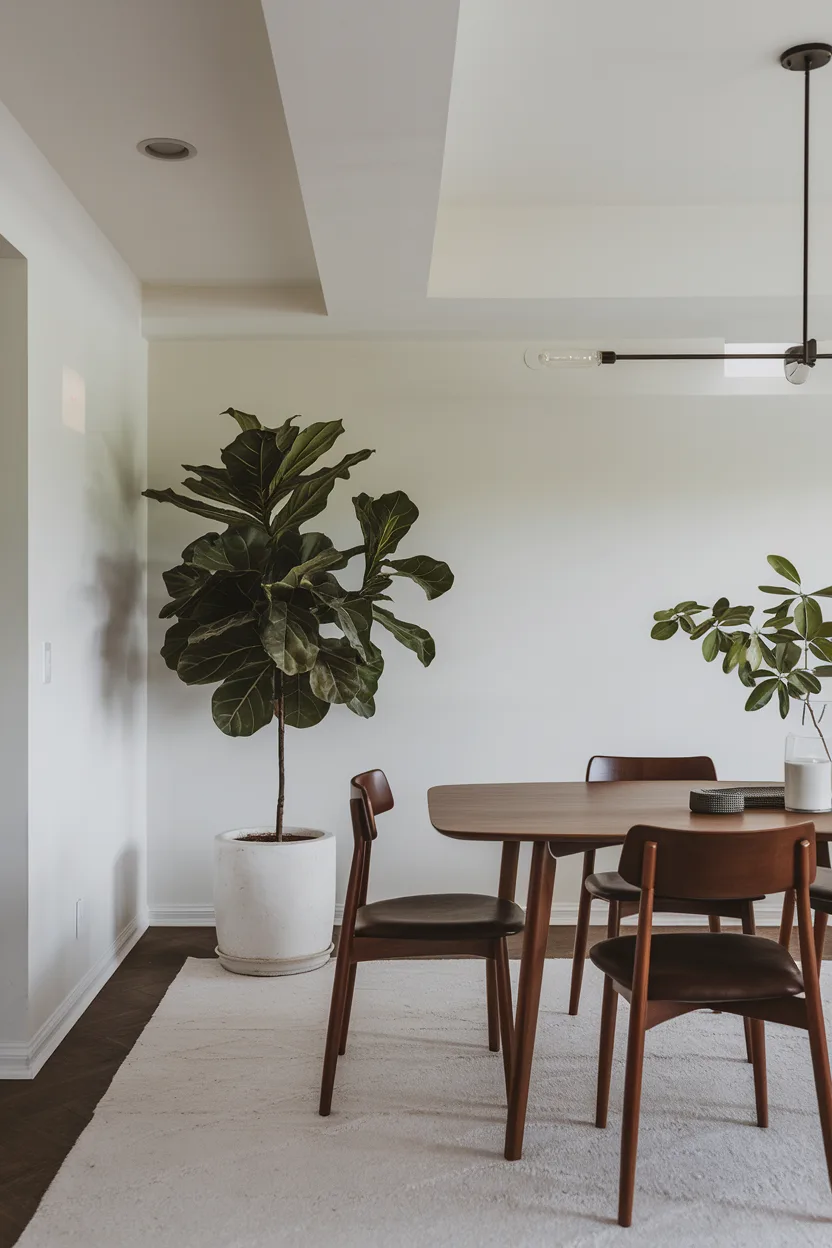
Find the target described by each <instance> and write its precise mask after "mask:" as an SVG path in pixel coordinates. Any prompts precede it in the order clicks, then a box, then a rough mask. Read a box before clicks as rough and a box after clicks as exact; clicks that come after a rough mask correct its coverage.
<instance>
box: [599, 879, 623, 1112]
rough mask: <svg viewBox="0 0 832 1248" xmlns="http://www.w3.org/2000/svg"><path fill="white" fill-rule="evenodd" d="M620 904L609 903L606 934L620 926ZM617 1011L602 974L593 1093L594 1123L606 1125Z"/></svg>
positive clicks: (615, 995) (613, 994) (612, 991)
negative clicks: (594, 1087) (598, 1035)
mask: <svg viewBox="0 0 832 1248" xmlns="http://www.w3.org/2000/svg"><path fill="white" fill-rule="evenodd" d="M620 911H621V906H620V903H619V902H617V901H613V902H611V903H610V913H609V919H608V920H607V936H608V937H613V936H617V935H618V929H619V926H620ZM617 1013H618V993H617V992H616V991H615V989H614V988H613V986H612V980H611V979H610V977H609V976H608V975H605V976H604V996H603V1000H602V1003H601V1039H600V1042H599V1045H598V1086H597V1089H596V1093H595V1125H596V1127H605V1126H606V1125H607V1110H608V1108H609V1103H610V1077H611V1075H612V1057H613V1051H614V1049H615V1018H616V1015H617Z"/></svg>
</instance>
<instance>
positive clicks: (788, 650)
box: [774, 641, 801, 672]
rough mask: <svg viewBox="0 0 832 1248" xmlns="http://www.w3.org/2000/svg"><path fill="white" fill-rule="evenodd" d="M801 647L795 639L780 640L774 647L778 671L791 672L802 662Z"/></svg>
mask: <svg viewBox="0 0 832 1248" xmlns="http://www.w3.org/2000/svg"><path fill="white" fill-rule="evenodd" d="M800 656H801V649H800V646H798V645H797V644H796V643H795V642H793V641H786V642H779V643H778V645H776V646H775V648H774V658H775V662H776V664H777V670H778V672H790V671H791V670H792V668H793V667H796V666H797V664H798V663H799V662H800Z"/></svg>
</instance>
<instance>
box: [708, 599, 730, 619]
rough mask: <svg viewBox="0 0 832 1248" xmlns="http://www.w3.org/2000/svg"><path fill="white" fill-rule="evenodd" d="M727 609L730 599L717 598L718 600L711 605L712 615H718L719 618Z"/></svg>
mask: <svg viewBox="0 0 832 1248" xmlns="http://www.w3.org/2000/svg"><path fill="white" fill-rule="evenodd" d="M727 610H728V599H727V598H717V600H716V602H715V603H714V605H713V606H712V607H711V615H713V616H716V618H717V619H719V618H720V617H721V616H722V615H724V614H725V612H726V611H727Z"/></svg>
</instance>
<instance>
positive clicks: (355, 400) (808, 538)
mask: <svg viewBox="0 0 832 1248" xmlns="http://www.w3.org/2000/svg"><path fill="white" fill-rule="evenodd" d="M524 345H525V344H523V343H508V342H502V343H480V344H462V343H447V342H446V343H442V344H439V343H428V342H424V343H395V342H387V343H385V342H374V343H371V342H358V341H356V342H343V341H342V342H322V341H317V342H309V341H298V342H290V341H283V342H203V343H199V342H164V343H155V344H151V350H150V393H149V407H150V437H149V448H150V451H149V457H150V458H149V477H150V480H151V482H152V484H153V485H154V486H157V487H164V486H169V485H175V484H176V483H178V482H180V481H181V480H182V477H183V476H184V475H185V474H184V473H182V471H181V469H180V468H179V465H180V464H181V463H182V462H183V461H185V462H189V463H205V462H208V463H211V462H215V463H217V462H219V459H218V450H219V447H220V446H221V445H223V444H224V443H225V442H226V441H230V440H231V438H232V437H233V435H234V433H235V432H236V427H235V426H234V425H233V424H232V423H231V422H229V420H228V418H227V417H220V416H218V415H216V413H218V412H219V411H220V410H221V409H222V408H225V407H227V406H228V405H229V404H233V405H235V406H239V407H241V408H243V409H245V410H248V411H253V412H257V413H259V414H260V415H261V416H262V418H263V419H264V420H265V421H266V422H267V423H276V422H277V421H279V420H282V419H283V418H284V417H285V416H286V415H288V414H291V413H293V412H301V413H303V415H304V417H305V418H307V419H308V420H320V419H330V418H334V417H342V418H343V420H344V422H345V424H346V426H347V434H346V435H345V437H344V438H343V443H344V447H345V449H346V448H356V449H357V448H359V447H361V446H373V447H376V448H377V453H376V455H374V456H373V458H372V459H371V460H369V461H368V462H367V463H366V464H363V465H360V466H359V467H358V468H357V469H356V470H355V471H354V473H353V477H352V479H351V480H350V481H349V482H344V483H339V485H338V487H337V489H336V493H335V495H333V497H334V498H337V502H336V503H335V504H334V506H333V507H332V510H331V512H330V513H328V514H327V515H326V517H325V518H324V517H322V518H321V521H322V523H321V524H320V527H322V528H324V529H325V530H326V531H327V532H329V533H330V535H331V536H332V537H333V539H334V540H335V541H336V544H337V543H338V542H345V543H347V544H349V543H351V542H354V541H355V540H356V537H357V529H356V525H355V521H354V519H353V517H352V509H351V506H350V501H349V500H350V496H351V495H352V494H354V493H357V492H358V491H359V490H367V491H368V492H370V493H376V494H378V493H382V492H383V491H386V490H392V489H395V488H399V487H400V488H402V489H405V490H406V491H408V493H410V494H411V496H412V497H413V499H414V500H415V501H416V502H417V503H418V505H419V506H420V508H421V509H422V516H421V518H420V520H419V521H418V523H417V525H416V526H415V528H414V530H413V532H412V534H411V535H410V536H409V537H408V538H407V540H406V543H404V544H403V545H402V547H401V553H402V554H404V553H408V554H409V553H419V552H425V553H428V554H432V555H434V556H437V557H440V558H445V559H447V560H448V561H449V563H450V564H451V566H452V568H453V569H454V571H455V573H456V584H455V585H454V588H453V589H452V590H451V592H450V593H449V594H448V595H447V596H445V597H443V598H441V599H439V600H438V601H436V602H434V603H427V602H425V601H424V599H423V598H422V597H421V595H420V593H419V591H418V590H417V589H416V588H415V587H412V586H409V585H404V586H403V588H402V589H401V591H400V592H398V591H397V601H398V604H399V606H398V610H399V612H400V614H401V615H402V616H403V617H404V618H405V619H412V620H417V621H419V622H421V623H423V624H425V625H426V626H427V627H429V628H430V629H431V631H432V632H433V633H434V635H435V637H436V643H437V657H436V660H435V662H434V664H433V665H432V667H430V668H429V669H428V670H427V671H424V670H423V669H422V668H421V667H420V666H419V664H418V663H417V661H416V659H415V657H414V656H413V655H412V654H410V653H409V652H408V651H405V650H402V649H400V648H399V647H398V646H397V645H396V643H394V642H393V641H392V639H391V640H390V642H389V644H388V642H387V638H386V637H383V638H381V643H382V644H383V646H384V650H385V655H386V659H387V667H386V670H385V673H384V677H383V683H382V685H381V689H380V693H379V697H378V699H377V704H378V711H377V714H376V717H375V719H373V720H370V721H361V720H359V719H356V718H355V717H354V716H352V715H350V714H349V712H347V711H345V710H343V709H341V708H335V709H333V711H332V712H331V713H330V714H329V716H328V717H327V719H326V720H325V721H324V722H323V724H322V725H321V726H319V727H318V728H315V729H311V730H308V731H307V732H301V733H299V732H292V733H290V736H289V742H288V776H289V789H288V796H287V817H288V819H289V821H290V822H303V823H307V824H311V825H312V826H318V827H324V828H332V829H335V830H336V831H337V833H338V837H339V873H340V888H339V895H340V896H341V897H342V896H343V887H344V880H345V874H346V870H347V864H348V855H349V849H350V843H351V838H350V833H349V822H348V807H347V796H348V794H347V782H348V780H349V777H350V776H351V775H352V774H353V773H354V772H356V771H359V770H362V769H364V768H368V767H373V766H379V767H383V768H384V769H385V771H387V773H388V775H389V778H390V781H391V784H392V786H393V790H394V793H395V795H396V799H397V806H396V809H395V811H394V812H393V813H392V814H391V815H389V816H387V817H385V819H384V821H383V825H382V829H381V835H380V840H379V845H378V850H377V853H375V854H374V868H373V877H372V880H371V893H372V894H374V895H375V896H382V895H384V894H385V893H394V892H402V891H403V892H411V891H419V890H422V889H450V890H453V889H464V888H467V889H489V888H493V886H494V883H495V881H496V869H497V857H498V854H497V851H496V849H493V848H491V847H478V846H475V845H472V844H465V843H456V842H453V841H450V840H445V839H443V838H441V837H440V836H439V835H438V834H437V833H436V832H435V831H433V829H432V828H431V826H430V823H429V821H428V818H427V812H426V801H425V791H426V789H427V788H428V787H429V786H430V785H433V784H441V783H444V782H466V781H497V780H542V779H555V780H557V779H560V780H567V779H579V778H582V776H583V772H584V768H585V765H586V760H587V758H588V756H589V755H590V754H592V753H594V752H618V753H633V754H638V753H644V754H662V753H667V754H674V753H685V752H696V753H700V752H707V753H710V754H712V755H713V757H714V760H715V762H716V765H717V769H718V773H719V774H720V775H721V776H722V777H725V778H731V777H735V778H739V779H767V778H777V777H778V776H780V775H782V751H783V740H784V728H783V725H782V723H781V721H780V720H779V718H778V716H777V714H776V712H775V711H774V710H773V708H771V707H769V708H767V709H766V710H765V711H763V712H760V713H759V714H757V715H748V714H745V712H744V711H743V709H742V708H743V702H744V696H743V691H742V689H741V687H740V686H739V683H738V682H737V681H736V680H735V678H731V679H730V680H729V679H728V678H726V677H725V676H723V675H722V673H721V672H720V671H719V670H718V668H717V667H716V666H715V667H706V665H705V664H704V662H703V660H702V658H701V655H700V654H699V653H698V652H697V648H696V647H695V646H694V645H691V644H689V643H688V642H687V641H685V640H682V639H674V642H672V643H667V644H665V645H660V644H659V643H657V642H653V641H651V640H650V637H649V630H650V626H651V624H652V618H651V617H652V612H653V611H654V610H656V609H658V608H663V607H665V606H668V605H672V604H673V603H674V602H676V601H678V600H679V599H682V598H686V597H693V596H695V595H696V596H701V597H702V599H703V601H705V602H712V601H714V600H715V599H716V597H717V596H719V595H720V594H722V593H723V592H724V593H726V594H728V595H729V596H730V597H731V599H732V601H736V602H750V601H754V600H755V599H758V598H759V597H760V596H759V595H757V594H756V590H755V587H756V585H757V584H759V583H762V582H764V581H766V580H769V581H770V580H771V579H772V578H771V574H770V573H767V565H766V563H765V556H766V554H767V553H769V552H774V553H782V554H786V555H788V556H790V557H791V558H792V559H793V560H794V561H795V562H796V563H797V565H798V567H799V568H801V569H803V570H805V576H806V579H807V581H810V582H816V583H817V584H818V585H825V584H828V583H829V582H830V581H831V580H832V556H830V551H829V542H828V534H829V531H830V521H832V499H830V492H829V471H828V464H829V458H830V453H832V423H830V421H829V415H828V413H829V390H830V387H831V386H832V376H830V375H828V374H826V375H824V374H823V373H822V372H821V367H820V366H818V369H817V376H815V377H813V378H812V380H811V382H810V383H809V385H807V386H806V387H804V388H803V390H798V389H796V388H793V387H790V386H788V385H787V383H786V382H785V381H771V380H758V381H748V380H739V381H738V380H732V379H724V378H723V377H722V373H721V367H720V366H717V365H707V364H706V365H694V366H687V367H685V366H682V365H678V364H672V365H653V366H647V365H645V366H637V365H629V366H628V365H625V364H620V365H616V366H615V367H614V368H602V369H599V370H595V371H590V372H588V373H583V372H575V373H570V372H565V373H553V372H531V371H529V370H527V369H526V368H525V367H524V366H523V362H522V352H523V347H524ZM205 527H206V526H205V525H202V524H201V522H200V521H199V519H198V518H196V517H190V516H188V515H186V514H184V513H181V512H178V511H176V510H175V509H173V508H171V507H165V506H162V505H160V504H152V505H151V510H150V518H149V573H150V594H149V596H150V608H151V616H152V618H153V623H152V627H151V637H150V650H151V657H150V665H149V673H150V677H149V696H150V706H149V794H150V800H149V809H148V826H149V853H150V877H149V897H150V906H151V911H152V913H154V914H155V917H156V919H157V921H162V920H163V919H165V918H168V919H170V917H171V916H174V917H179V918H180V919H182V918H186V917H188V914H189V913H190V914H191V915H192V916H195V917H200V916H201V915H205V916H206V917H207V915H208V914H209V907H210V904H211V878H210V868H211V838H212V836H213V834H214V833H216V832H218V831H220V830H222V829H225V828H230V827H234V826H246V825H251V824H255V823H260V822H268V821H269V820H270V818H271V813H272V808H273V804H274V791H275V757H274V756H275V745H274V734H273V733H272V732H271V731H269V730H264V731H263V732H261V733H260V734H258V735H257V736H255V737H254V738H252V739H250V740H239V741H232V740H229V739H227V738H225V737H223V735H222V734H221V733H220V732H219V731H218V730H217V729H216V728H215V727H214V725H213V723H212V721H211V717H210V707H209V700H210V694H211V689H210V688H209V687H202V688H193V687H192V688H186V687H185V686H183V685H182V684H181V683H180V682H179V681H177V679H176V678H175V676H173V674H172V673H170V672H169V671H168V670H167V669H166V668H165V667H164V665H163V663H162V660H161V659H160V658H159V657H158V655H157V651H158V647H159V645H160V644H161V640H162V636H163V631H164V630H163V625H162V623H161V622H159V621H157V620H155V616H156V613H157V611H158V609H159V607H160V606H161V604H162V602H163V601H164V589H163V586H162V582H161V579H160V574H161V572H162V570H163V569H164V568H167V567H170V566H172V565H173V564H174V563H175V562H176V561H177V559H178V555H179V552H180V550H181V549H182V547H183V546H184V545H185V544H186V542H188V541H189V540H191V539H192V538H193V537H194V536H196V535H197V534H199V533H200V532H201V531H202V530H203V529H204V528H205ZM764 605H765V604H764ZM577 878H578V860H577V859H567V860H565V862H564V863H562V864H561V865H560V866H559V879H558V883H557V884H556V894H555V895H556V902H560V903H570V902H573V901H574V899H575V896H576V881H577ZM189 907H190V911H189Z"/></svg>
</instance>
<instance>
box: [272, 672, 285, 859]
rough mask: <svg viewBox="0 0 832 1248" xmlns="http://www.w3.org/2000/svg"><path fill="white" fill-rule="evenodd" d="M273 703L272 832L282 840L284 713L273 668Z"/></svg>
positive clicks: (279, 679)
mask: <svg viewBox="0 0 832 1248" xmlns="http://www.w3.org/2000/svg"><path fill="white" fill-rule="evenodd" d="M274 695H275V696H274V705H275V710H276V712H277V814H276V816H275V823H274V832H275V836H276V838H277V840H278V841H282V840H283V800H284V797H285V794H286V767H285V745H286V715H285V703H284V700H283V677H282V676H281V674H280V672H279V671H278V670H277V669H275V673H274Z"/></svg>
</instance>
